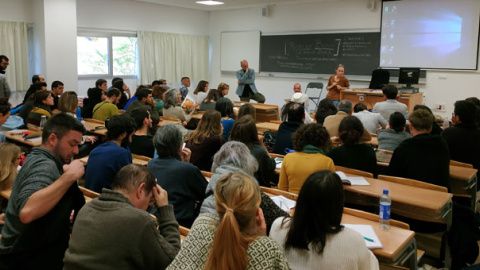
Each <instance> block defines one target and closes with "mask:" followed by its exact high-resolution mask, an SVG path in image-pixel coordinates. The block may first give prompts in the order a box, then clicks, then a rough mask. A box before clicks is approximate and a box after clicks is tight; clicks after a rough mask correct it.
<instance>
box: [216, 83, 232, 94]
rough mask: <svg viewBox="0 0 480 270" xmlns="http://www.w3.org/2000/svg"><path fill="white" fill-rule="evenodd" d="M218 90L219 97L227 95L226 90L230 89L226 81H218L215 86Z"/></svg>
mask: <svg viewBox="0 0 480 270" xmlns="http://www.w3.org/2000/svg"><path fill="white" fill-rule="evenodd" d="M217 90H218V92H220V97H224V96H226V95H228V91H229V90H230V86H229V85H228V84H226V83H223V82H222V83H220V84H219V85H218V87H217Z"/></svg>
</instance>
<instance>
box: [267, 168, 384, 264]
mask: <svg viewBox="0 0 480 270" xmlns="http://www.w3.org/2000/svg"><path fill="white" fill-rule="evenodd" d="M343 203H344V196H343V185H342V181H341V179H340V177H339V176H338V175H337V174H335V173H333V172H331V171H317V172H315V173H313V174H312V175H310V176H309V177H308V178H307V180H306V181H305V183H304V184H303V186H302V188H301V190H300V194H299V195H298V200H297V204H296V207H295V213H294V215H293V217H285V218H278V219H277V220H275V222H274V223H273V226H272V230H271V231H270V237H272V238H273V239H274V240H275V241H276V242H277V243H278V244H279V245H280V247H281V249H282V250H283V252H285V257H286V258H287V261H288V264H289V266H290V268H291V269H336V270H351V269H358V270H374V269H379V265H378V260H377V259H376V258H375V256H374V255H373V253H372V252H371V251H370V250H369V249H368V248H367V247H366V245H365V240H364V239H363V237H362V235H361V234H359V233H358V232H356V231H354V230H352V229H350V228H345V227H344V226H343V225H342V224H341V221H342V214H343Z"/></svg>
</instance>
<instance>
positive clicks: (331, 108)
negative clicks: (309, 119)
mask: <svg viewBox="0 0 480 270" xmlns="http://www.w3.org/2000/svg"><path fill="white" fill-rule="evenodd" d="M337 112H338V110H337V107H336V106H335V104H333V101H332V100H331V99H328V98H324V99H322V100H320V102H319V103H318V108H317V112H315V120H316V121H317V123H319V124H322V125H323V122H325V118H327V116H330V115H335V114H337Z"/></svg>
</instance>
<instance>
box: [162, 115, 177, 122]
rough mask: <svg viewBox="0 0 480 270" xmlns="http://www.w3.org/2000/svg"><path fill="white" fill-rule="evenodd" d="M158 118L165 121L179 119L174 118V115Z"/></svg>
mask: <svg viewBox="0 0 480 270" xmlns="http://www.w3.org/2000/svg"><path fill="white" fill-rule="evenodd" d="M160 120H165V121H177V122H180V120H179V119H177V118H174V117H168V116H160Z"/></svg>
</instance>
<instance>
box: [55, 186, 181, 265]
mask: <svg viewBox="0 0 480 270" xmlns="http://www.w3.org/2000/svg"><path fill="white" fill-rule="evenodd" d="M156 217H157V222H158V224H157V222H155V220H154V219H153V218H152V217H151V216H150V214H149V213H148V212H147V211H145V210H141V209H138V208H136V207H135V206H133V204H132V203H131V202H130V201H129V200H128V198H127V197H125V196H124V195H123V194H121V193H118V192H116V191H113V190H109V189H103V191H102V194H100V196H99V197H98V198H96V199H94V200H92V201H91V202H90V203H88V204H86V205H85V206H84V207H83V208H82V210H81V211H80V213H79V214H78V217H77V220H76V222H75V225H74V226H73V232H72V237H71V239H70V244H69V247H68V250H67V252H66V253H65V258H64V264H65V267H64V269H165V268H166V267H167V266H168V265H169V264H170V263H171V262H172V260H173V259H174V258H175V256H176V255H177V253H178V251H179V250H180V232H179V229H178V223H177V221H176V220H175V216H174V214H173V206H171V205H167V206H163V207H160V208H157V213H156ZM157 226H158V228H157Z"/></svg>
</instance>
